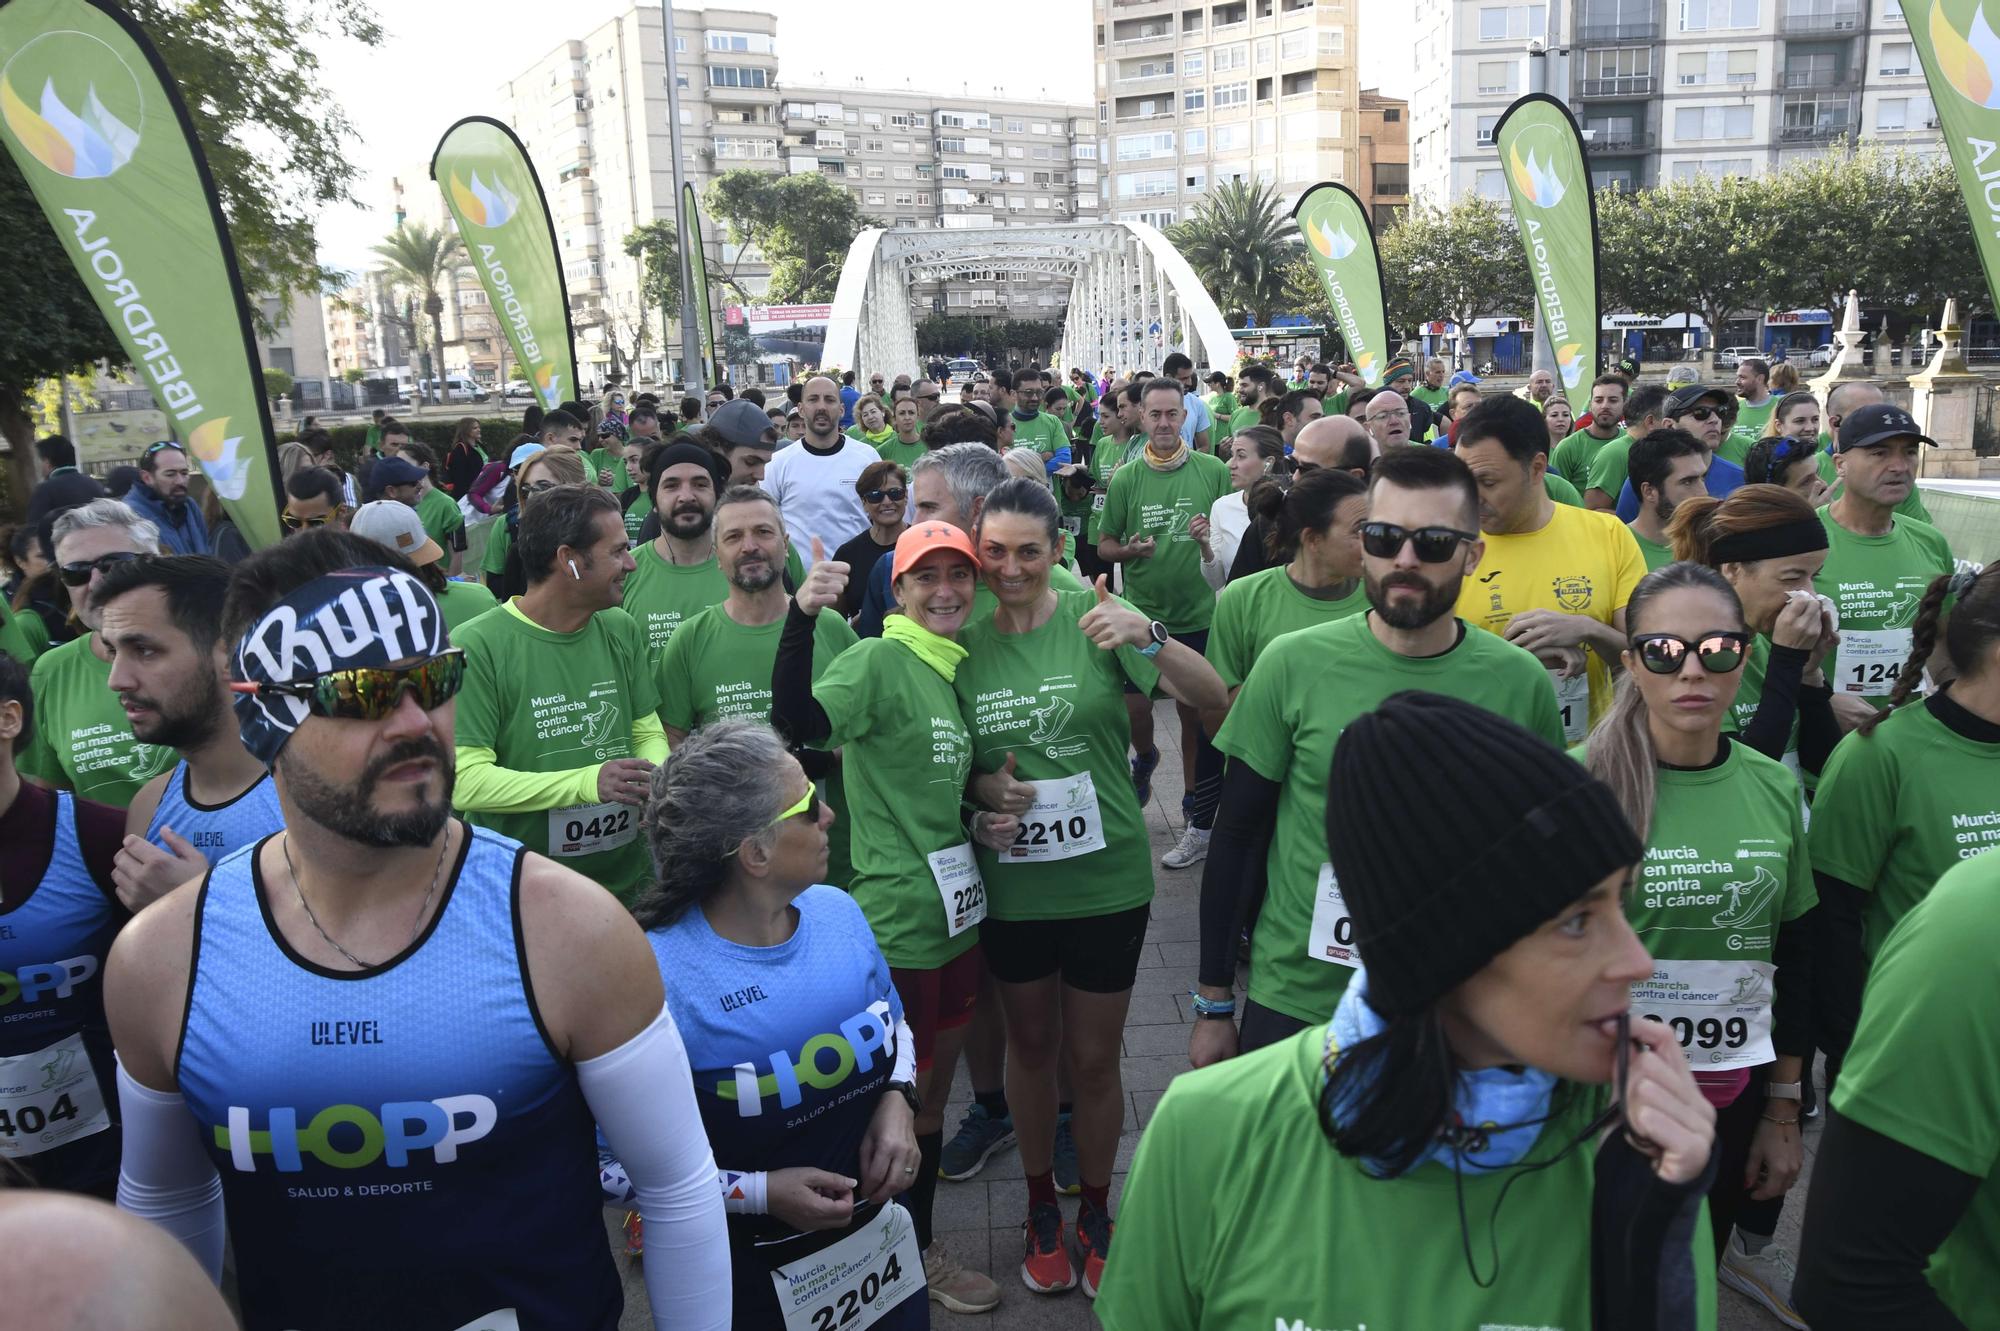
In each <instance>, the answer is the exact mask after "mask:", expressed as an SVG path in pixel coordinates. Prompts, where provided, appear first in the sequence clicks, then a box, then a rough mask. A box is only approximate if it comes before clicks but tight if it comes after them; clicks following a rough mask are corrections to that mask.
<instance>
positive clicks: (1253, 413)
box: [1229, 407, 1264, 439]
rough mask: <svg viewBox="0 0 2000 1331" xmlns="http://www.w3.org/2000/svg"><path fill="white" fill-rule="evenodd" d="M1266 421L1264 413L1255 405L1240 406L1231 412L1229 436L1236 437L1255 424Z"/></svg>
mask: <svg viewBox="0 0 2000 1331" xmlns="http://www.w3.org/2000/svg"><path fill="white" fill-rule="evenodd" d="M1263 423H1264V413H1263V412H1261V411H1259V410H1258V409H1257V408H1255V407H1238V408H1237V409H1236V410H1235V411H1232V412H1231V413H1229V437H1230V438H1232V439H1234V438H1235V437H1236V436H1237V435H1239V434H1242V433H1243V432H1244V431H1245V430H1247V429H1249V428H1250V427H1251V426H1253V425H1262V424H1263Z"/></svg>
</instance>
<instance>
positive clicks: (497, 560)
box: [479, 513, 514, 577]
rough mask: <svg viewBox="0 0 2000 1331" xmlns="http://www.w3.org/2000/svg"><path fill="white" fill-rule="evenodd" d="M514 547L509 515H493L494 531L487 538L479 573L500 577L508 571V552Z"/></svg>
mask: <svg viewBox="0 0 2000 1331" xmlns="http://www.w3.org/2000/svg"><path fill="white" fill-rule="evenodd" d="M513 545H514V533H513V532H511V531H509V530H508V528H507V515H506V514H505V513H496V514H494V515H493V531H492V533H491V534H490V535H488V536H487V538H486V553H485V554H484V555H482V556H481V557H480V560H479V571H480V572H481V573H491V574H493V575H494V576H496V577H497V576H499V575H500V574H502V573H505V572H506V571H507V551H508V550H510V549H512V548H513Z"/></svg>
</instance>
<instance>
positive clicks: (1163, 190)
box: [1118, 171, 1174, 199]
mask: <svg viewBox="0 0 2000 1331" xmlns="http://www.w3.org/2000/svg"><path fill="white" fill-rule="evenodd" d="M1173 192H1174V173H1173V172H1171V171H1125V172H1121V173H1119V176H1118V197H1119V198H1121V199H1144V198H1150V197H1152V196H1154V195H1159V194H1172V193H1173Z"/></svg>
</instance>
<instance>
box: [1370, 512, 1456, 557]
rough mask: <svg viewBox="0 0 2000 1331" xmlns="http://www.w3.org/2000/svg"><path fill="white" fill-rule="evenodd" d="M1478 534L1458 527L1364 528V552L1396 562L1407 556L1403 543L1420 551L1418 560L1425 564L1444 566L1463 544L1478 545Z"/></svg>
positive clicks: (1384, 525)
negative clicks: (1402, 555) (1409, 544)
mask: <svg viewBox="0 0 2000 1331" xmlns="http://www.w3.org/2000/svg"><path fill="white" fill-rule="evenodd" d="M1478 539H1479V533H1478V532H1471V531H1460V530H1459V529H1458V528H1456V527H1418V528H1416V529H1415V530H1411V529H1410V528H1408V527H1398V526H1397V525H1396V524H1395V523H1393V522H1364V523H1362V524H1361V548H1362V550H1363V551H1365V552H1366V553H1368V554H1371V555H1373V556H1375V558H1377V559H1394V558H1395V557H1396V556H1397V555H1400V554H1402V553H1403V543H1404V542H1405V541H1408V542H1410V543H1412V544H1413V545H1414V546H1415V547H1416V551H1417V559H1418V561H1419V562H1421V563H1425V564H1442V563H1444V561H1445V560H1447V559H1450V558H1451V557H1452V555H1453V554H1455V553H1457V551H1458V546H1459V543H1460V542H1461V541H1476V540H1478Z"/></svg>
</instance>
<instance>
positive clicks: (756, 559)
mask: <svg viewBox="0 0 2000 1331" xmlns="http://www.w3.org/2000/svg"><path fill="white" fill-rule="evenodd" d="M790 552H791V543H790V542H789V541H788V540H786V539H785V523H784V519H782V518H780V517H779V516H778V506H777V505H776V504H774V503H772V502H771V496H769V495H767V494H765V493H764V492H763V491H762V490H759V489H756V488H755V487H753V486H748V485H736V486H731V487H730V488H729V489H728V490H726V491H724V492H723V495H722V498H721V499H719V500H718V501H716V508H715V553H716V558H717V559H719V560H720V561H721V564H722V574H723V577H724V578H726V579H727V580H728V583H729V593H728V595H726V596H724V597H723V599H722V600H721V601H720V602H719V603H717V604H715V605H712V606H710V607H709V608H708V609H706V610H703V611H700V612H699V613H697V614H693V615H690V616H688V618H687V620H686V621H685V622H683V623H682V624H681V626H680V629H679V631H677V632H676V633H675V634H674V637H673V641H671V642H669V643H668V644H667V646H666V649H665V650H664V651H662V652H661V653H660V656H659V660H658V661H656V662H655V663H654V666H653V682H654V685H655V686H656V687H657V689H658V691H659V695H660V721H661V723H662V724H663V725H664V726H665V727H666V731H667V742H668V744H669V745H670V746H672V747H678V746H679V745H680V742H681V741H682V740H683V739H685V738H687V735H688V732H689V731H692V730H699V729H700V728H701V727H703V726H705V725H707V724H708V723H709V722H710V721H714V720H718V719H720V718H722V717H730V716H747V717H753V718H755V719H756V720H759V721H769V720H770V719H771V668H772V666H774V665H775V664H776V663H777V660H778V637H779V633H780V631H781V630H782V629H783V628H784V623H785V606H786V605H787V604H789V601H790V597H791V593H790V592H789V591H787V590H786V587H785V581H784V577H783V574H784V569H785V559H786V556H787V555H788V554H789V553H790ZM859 641H860V639H859V638H857V637H856V636H855V634H854V630H853V629H851V628H849V627H848V626H847V621H846V620H844V619H842V618H841V617H840V616H839V615H818V616H816V617H815V618H814V620H813V662H812V676H813V678H814V679H818V678H819V677H820V674H821V672H822V671H824V670H825V669H826V668H827V666H828V665H829V664H830V663H831V662H832V661H833V658H834V657H836V656H839V655H840V654H841V653H842V652H844V651H846V650H847V649H848V648H849V647H852V646H853V645H854V644H855V643H857V642H859ZM799 761H801V762H803V763H805V764H806V765H807V769H808V770H807V773H806V775H807V776H809V777H811V778H812V779H813V780H815V781H818V782H819V783H820V789H821V790H822V791H824V792H825V794H826V802H827V804H828V805H830V806H831V807H832V809H833V812H834V819H833V826H832V827H830V828H829V829H828V830H827V870H826V881H827V882H829V883H833V884H835V885H837V886H840V887H846V886H847V885H848V882H849V881H850V878H851V873H850V867H851V866H850V862H849V860H848V858H847V846H848V840H847V828H848V822H847V800H846V797H845V794H844V792H843V791H842V789H841V785H840V775H839V766H838V763H837V762H836V761H835V760H834V758H833V757H832V756H831V755H829V754H822V753H817V752H815V751H813V750H810V749H802V750H800V752H799Z"/></svg>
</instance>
